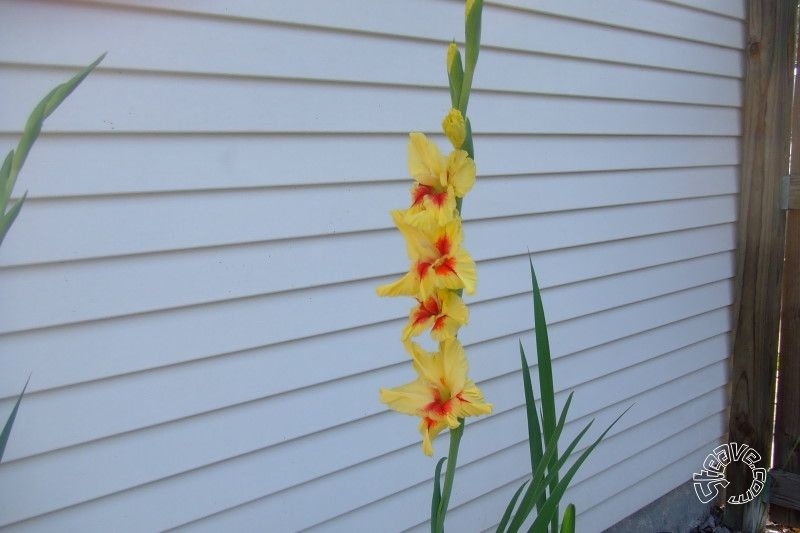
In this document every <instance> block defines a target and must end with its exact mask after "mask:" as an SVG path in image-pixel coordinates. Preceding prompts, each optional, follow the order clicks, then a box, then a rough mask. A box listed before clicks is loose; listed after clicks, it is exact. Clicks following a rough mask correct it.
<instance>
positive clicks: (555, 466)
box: [497, 257, 630, 533]
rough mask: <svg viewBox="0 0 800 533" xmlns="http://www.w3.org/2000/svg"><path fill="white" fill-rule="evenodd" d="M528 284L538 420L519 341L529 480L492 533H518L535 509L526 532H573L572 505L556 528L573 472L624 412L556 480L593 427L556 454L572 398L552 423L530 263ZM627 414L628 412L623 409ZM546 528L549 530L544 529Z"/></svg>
mask: <svg viewBox="0 0 800 533" xmlns="http://www.w3.org/2000/svg"><path fill="white" fill-rule="evenodd" d="M529 261H530V268H531V284H532V286H533V317H534V328H535V331H536V355H537V362H538V369H539V392H540V394H541V405H542V412H541V416H540V415H539V412H538V410H537V408H536V400H535V398H534V393H533V386H532V383H531V381H532V380H531V376H530V368H529V366H528V360H527V358H526V357H525V349H524V348H523V346H522V342H520V344H519V354H520V361H521V363H522V382H523V387H524V389H525V407H526V414H527V420H528V444H529V449H530V459H531V477H530V479H528V480H526V481H525V482H524V483H522V485H521V486H520V487H519V489H517V491H516V493H515V494H514V496H513V497H512V498H511V501H510V502H509V503H508V506H507V507H506V510H505V512H504V513H503V517H502V519H501V520H500V524H499V525H498V526H497V532H498V533H505V532H510V533H516V532H517V531H519V530H520V529H521V528H522V527H523V525H524V524H525V522H526V521H527V520H528V518H529V517H530V516H531V514H532V513H533V511H534V508H535V510H536V517H535V519H534V520H533V523H532V524H531V526H530V527H529V528H528V529H527V531H529V532H533V533H547V532H548V530H549V531H550V533H559V532H560V533H574V531H575V506H574V505H573V504H569V505H568V506H567V508H566V510H565V511H564V516H563V520H562V521H561V527H560V528H559V504H560V502H561V498H562V496H563V495H564V493H565V492H566V490H567V487H568V486H569V483H570V481H572V478H573V477H574V476H575V473H576V472H577V471H578V469H579V468H580V467H581V465H582V464H583V463H584V462H585V461H586V459H587V458H588V457H589V455H590V454H591V453H592V452H593V451H594V449H595V448H596V447H597V445H598V444H600V441H602V440H603V438H604V437H605V436H606V434H607V433H608V432H609V431H610V430H611V428H612V427H614V425H615V424H616V423H617V422H618V421H619V419H620V418H622V416H623V415H624V414H625V412H627V409H626V410H625V411H624V412H623V413H622V414H621V415H619V416H618V417H617V419H616V420H614V422H612V423H611V425H609V426H608V427H607V428H606V430H605V431H603V433H602V434H601V435H600V436H599V437H597V439H595V440H594V441H593V442H592V443H591V444H590V445H589V446H588V447H587V448H586V449H585V450H584V451H583V453H581V455H580V456H579V457H578V459H577V460H576V461H575V463H573V464H572V466H571V467H570V468H569V470H567V471H566V473H565V474H564V475H563V477H562V476H561V469H562V467H563V466H564V464H565V463H566V462H567V459H569V457H570V455H571V454H572V452H573V451H574V450H575V448H576V447H577V446H578V444H579V443H580V441H581V439H583V437H584V435H585V434H586V433H587V432H588V431H589V428H590V427H591V426H592V424H593V423H594V420H592V421H591V422H589V423H588V424H587V425H586V427H584V428H583V430H581V432H580V433H578V435H577V436H576V437H575V438H574V439H573V440H572V442H570V444H569V445H568V446H567V448H566V449H565V450H564V452H563V453H561V454H559V452H558V441H559V439H560V438H561V433H562V431H563V429H564V424H565V422H566V419H567V413H568V411H569V407H570V405H571V404H572V396H573V393H570V394H569V397H568V398H567V401H566V402H565V403H564V407H563V409H562V410H561V413H560V414H559V416H558V421H556V405H555V390H554V387H553V367H552V359H551V357H550V341H549V338H548V335H547V322H546V320H545V314H544V306H543V304H542V296H541V292H540V290H539V283H538V281H537V279H536V273H535V271H534V268H533V261H532V260H530V257H529ZM629 409H630V408H629ZM548 526H549V528H548Z"/></svg>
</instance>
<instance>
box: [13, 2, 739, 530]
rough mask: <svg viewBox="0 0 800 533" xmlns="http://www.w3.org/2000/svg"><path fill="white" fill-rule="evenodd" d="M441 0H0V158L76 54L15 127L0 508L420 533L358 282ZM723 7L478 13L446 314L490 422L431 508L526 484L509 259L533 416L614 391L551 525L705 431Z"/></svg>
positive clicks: (635, 493)
mask: <svg viewBox="0 0 800 533" xmlns="http://www.w3.org/2000/svg"><path fill="white" fill-rule="evenodd" d="M462 16H463V8H462V4H461V3H459V2H456V1H451V0H406V1H404V2H396V1H388V0H386V1H376V0H358V1H353V2H329V1H326V0H302V1H296V2H264V1H261V0H242V1H238V2H217V1H214V0H106V1H97V2H94V1H86V2H44V1H38V0H25V1H23V0H16V1H8V2H3V3H2V4H0V86H2V90H3V94H4V95H5V96H4V98H2V101H0V148H2V149H3V150H7V149H8V148H9V147H11V146H12V144H13V143H14V142H15V141H16V138H17V135H18V133H19V131H20V130H21V127H22V125H23V124H24V120H25V118H26V116H27V113H28V112H29V111H30V110H31V109H32V107H33V106H34V105H35V103H36V101H37V100H38V98H40V97H41V95H43V94H44V93H46V92H47V91H48V90H49V89H50V88H51V87H52V86H53V85H55V84H56V83H58V82H60V81H62V80H64V79H66V78H67V77H69V75H70V73H71V72H74V71H75V70H76V68H77V67H79V66H82V65H85V64H88V62H89V61H91V60H92V59H94V58H95V57H96V56H97V55H98V54H99V53H100V52H102V51H106V50H107V51H108V56H107V58H106V60H105V61H104V62H103V63H102V65H101V66H100V68H99V69H98V70H97V71H96V72H95V73H93V74H92V75H91V76H90V77H89V78H88V79H87V80H86V81H85V82H84V84H83V85H82V86H81V87H79V88H78V90H77V91H76V92H75V93H74V94H73V95H72V96H70V98H69V99H68V100H67V101H66V102H65V103H64V104H63V106H62V107H61V108H59V109H58V110H57V111H56V113H54V115H53V116H52V117H50V119H48V121H47V123H46V125H45V133H44V134H43V135H42V137H41V138H40V140H39V141H38V143H37V144H36V146H35V147H34V149H33V151H32V153H31V155H30V158H29V161H28V162H27V163H26V167H25V169H24V170H23V172H22V176H21V178H20V183H19V184H18V186H17V191H18V192H21V191H24V190H26V189H27V190H28V191H29V199H28V201H27V202H26V204H25V206H24V207H23V210H22V212H21V214H20V216H19V219H18V221H17V224H16V225H15V226H14V227H13V228H12V230H11V232H10V233H9V236H8V237H7V239H6V241H5V243H4V244H3V247H2V250H1V251H0V301H3V302H5V303H4V312H3V313H2V320H0V361H1V363H0V364H1V365H2V372H0V397H2V398H4V399H3V400H2V401H0V413H6V412H8V411H9V410H10V408H11V405H12V402H13V399H14V397H15V395H16V394H17V393H18V392H19V390H20V388H21V386H22V384H23V383H24V381H25V379H26V377H27V376H28V374H29V373H32V378H31V382H30V387H29V391H30V392H29V394H28V395H26V397H25V399H24V401H23V404H22V407H21V409H20V413H19V417H18V419H17V423H16V425H15V427H14V432H13V434H12V439H11V441H10V443H9V446H8V448H7V450H6V456H5V461H4V463H3V464H2V465H0V485H2V486H3V487H5V489H4V490H3V493H4V494H3V497H2V498H1V499H0V524H3V525H13V526H14V529H18V530H21V531H24V530H37V531H66V530H112V529H113V530H115V531H123V530H137V531H141V530H154V529H166V528H170V527H177V526H186V529H194V530H209V531H211V530H214V531H219V530H224V529H225V528H226V527H230V528H235V529H239V530H242V529H256V528H257V529H266V530H270V531H290V530H299V529H303V528H310V527H317V528H318V529H319V530H324V531H354V530H356V531H357V530H387V531H390V530H392V531H393V530H403V529H412V530H415V531H416V530H418V531H422V530H424V529H425V528H426V527H427V526H426V524H425V520H426V517H427V515H428V511H429V498H430V489H431V476H432V474H433V466H434V461H432V460H430V459H428V458H426V457H424V456H423V455H422V453H421V451H420V447H419V436H418V434H417V432H416V421H414V420H412V419H411V418H408V417H403V416H401V415H398V414H395V413H390V412H387V411H386V410H385V408H384V406H383V405H381V404H380V403H379V402H378V393H377V390H378V388H379V387H381V386H396V385H398V384H401V383H404V382H405V381H407V380H408V379H410V376H411V374H410V372H411V371H410V368H409V365H408V364H407V357H406V355H405V354H404V353H403V351H402V346H401V344H400V342H399V332H400V330H401V328H402V324H403V323H404V321H405V317H406V315H407V312H408V308H409V301H407V300H405V301H404V300H402V299H378V298H377V297H376V296H375V294H374V288H375V286H376V285H378V284H380V283H383V282H386V281H388V280H391V279H395V278H396V277H397V276H398V275H399V274H400V273H401V271H403V270H404V269H405V268H406V266H407V259H406V257H405V252H404V246H403V243H402V239H401V236H400V235H399V233H398V232H397V231H396V230H394V229H393V228H392V227H391V219H390V217H389V215H388V211H389V210H390V209H392V208H400V207H403V206H404V205H403V204H404V202H405V201H406V199H407V196H406V194H407V193H406V191H407V189H408V187H409V184H410V181H409V178H408V177H406V171H405V150H406V142H407V141H406V139H407V137H406V136H407V133H408V132H409V131H412V130H422V131H425V132H427V133H429V134H434V135H437V134H438V128H439V126H438V124H439V121H440V119H441V117H442V116H443V115H444V113H445V112H446V111H447V108H448V102H449V99H448V96H447V88H446V79H445V72H444V54H445V49H446V44H447V43H448V42H449V41H450V40H451V39H452V38H453V37H454V36H457V35H460V34H461V27H462ZM743 19H744V2H743V1H741V0H736V1H732V0H691V1H689V0H685V1H684V0H681V1H678V0H675V1H662V2H654V1H645V0H612V1H610V2H603V3H599V2H562V1H559V0H537V1H536V2H532V1H524V0H504V1H498V2H491V3H490V4H488V5H487V6H486V9H485V13H484V30H483V43H484V48H483V49H482V52H481V57H480V61H479V65H478V71H477V74H476V78H475V87H476V89H475V92H474V94H473V97H472V98H471V102H470V103H471V110H470V114H471V117H472V123H473V125H474V129H475V148H476V160H477V164H478V169H479V176H480V177H479V180H478V184H477V185H476V187H475V189H474V190H473V192H472V193H471V194H470V196H469V197H468V198H467V199H466V201H465V203H464V215H465V218H466V230H465V231H466V237H467V241H466V247H467V248H468V249H469V250H470V251H471V252H472V253H473V255H474V256H475V258H476V259H477V260H478V262H479V263H478V272H479V286H478V293H477V295H476V297H475V298H473V299H472V300H471V302H470V305H471V310H472V317H471V323H470V325H469V326H468V327H466V328H465V329H463V330H462V335H461V336H462V339H463V341H464V343H465V345H466V346H467V350H468V354H469V357H470V361H471V366H472V370H471V373H472V376H473V377H474V378H475V380H476V381H478V382H479V384H480V385H481V387H482V388H483V390H484V392H485V394H486V396H487V398H488V399H489V400H490V401H492V402H493V403H494V404H495V409H496V411H495V414H493V415H492V416H490V417H486V418H483V419H479V420H475V421H470V423H469V427H468V429H467V431H466V433H465V437H464V440H463V442H462V450H461V454H460V456H459V461H460V468H459V474H458V476H457V478H456V488H455V491H454V494H453V499H452V504H451V512H450V514H449V515H448V525H449V528H450V529H452V530H453V531H473V530H479V529H489V528H492V527H493V526H494V524H496V522H497V520H498V519H499V517H500V515H501V513H502V509H503V508H504V506H505V504H506V502H507V501H508V499H509V498H510V496H511V494H512V493H513V492H514V490H515V489H516V488H517V487H518V486H519V484H521V483H522V481H523V480H524V479H525V477H526V471H527V457H528V455H527V444H526V441H525V438H526V430H525V423H524V408H523V404H524V399H523V395H522V386H521V379H520V374H519V370H518V355H517V354H518V352H517V340H518V338H520V337H521V338H522V339H523V342H525V343H526V345H527V346H528V347H529V351H530V353H531V354H532V353H533V340H532V339H533V335H532V331H531V324H532V309H531V295H530V287H529V277H528V273H527V268H528V266H527V256H526V252H527V250H528V249H530V250H531V251H532V252H533V253H534V261H535V264H536V266H537V270H538V274H539V279H540V282H541V283H542V286H543V288H544V300H545V305H546V309H547V312H548V319H549V321H550V323H551V324H552V326H551V327H552V330H551V344H552V346H553V349H554V357H556V360H555V362H554V372H555V379H556V387H557V390H558V391H559V396H558V398H559V401H561V402H563V401H564V400H565V399H566V395H567V394H568V392H569V391H570V390H574V391H575V400H574V403H573V408H572V411H571V412H572V415H571V420H573V421H572V422H571V423H570V424H569V425H568V429H567V433H568V435H567V437H568V438H569V436H570V435H573V434H575V433H576V432H577V431H578V430H579V428H580V427H582V426H583V425H584V424H585V423H586V422H587V421H588V420H590V419H592V418H595V419H596V423H595V425H596V432H599V430H600V428H602V427H605V425H606V424H608V423H609V422H610V421H611V420H613V418H614V417H616V415H617V414H618V413H620V412H621V411H622V410H623V409H624V408H625V407H627V406H629V405H631V404H632V403H635V407H634V408H633V409H632V410H631V411H630V412H629V413H628V414H627V415H626V416H625V417H624V418H623V420H622V421H621V422H620V423H619V424H618V426H616V427H615V429H614V430H613V431H612V433H611V434H610V437H609V438H608V439H607V440H606V441H605V442H604V443H603V444H602V445H601V446H600V447H599V448H598V449H597V450H596V452H595V454H594V455H593V456H592V457H591V458H590V460H589V461H588V462H587V464H586V465H585V466H584V468H583V469H582V470H581V471H580V473H579V474H578V476H577V478H576V479H575V483H574V486H573V488H572V489H571V490H570V491H569V493H568V495H567V497H568V499H569V500H571V501H573V502H575V504H576V505H577V508H578V511H579V513H580V514H579V518H578V520H579V528H581V530H584V531H600V530H603V529H604V528H606V527H608V526H610V525H612V524H614V523H615V522H617V521H618V520H620V519H622V518H623V517H625V516H627V515H629V514H630V513H632V512H634V511H635V510H636V509H638V508H640V507H642V506H644V505H645V504H647V503H648V502H650V501H652V500H654V499H656V498H658V497H659V496H661V495H663V494H666V493H667V492H669V491H670V490H672V489H673V488H675V487H677V486H678V485H680V484H682V483H684V482H686V481H687V480H688V479H690V477H691V473H692V472H693V471H694V470H696V469H697V468H698V467H699V466H700V464H701V462H702V459H703V457H704V456H705V455H707V453H708V452H709V451H710V449H711V448H712V447H713V446H714V445H715V444H716V443H718V442H719V441H720V440H721V438H722V437H723V435H724V433H725V431H726V429H725V428H726V421H727V419H726V416H727V413H726V405H727V392H726V384H727V380H728V376H727V358H728V356H729V355H730V347H729V342H728V334H729V331H730V329H731V324H730V320H729V310H728V306H729V305H730V304H731V303H732V302H731V277H732V276H733V254H734V248H735V242H734V229H735V228H734V224H735V217H736V201H737V190H738V175H739V167H738V164H739V138H738V136H739V134H740V108H741V100H742V88H741V79H742V76H743V69H742V49H743V47H744V44H745V39H744V26H743ZM438 139H439V140H440V141H441V144H442V145H444V139H443V137H441V136H439V137H438ZM3 416H5V415H3ZM596 432H595V433H593V434H596ZM446 446H447V440H446V437H442V438H440V439H439V440H438V441H437V442H436V449H437V452H438V454H439V455H441V454H444V453H446V450H447V447H446ZM9 487H11V488H13V489H9ZM367 524H372V525H371V526H367ZM376 524H377V526H376ZM365 528H366V529H365Z"/></svg>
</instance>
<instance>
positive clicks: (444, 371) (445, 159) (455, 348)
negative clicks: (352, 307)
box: [377, 2, 492, 486]
mask: <svg viewBox="0 0 800 533" xmlns="http://www.w3.org/2000/svg"><path fill="white" fill-rule="evenodd" d="M481 7H482V2H477V3H475V2H470V3H469V4H468V8H467V10H466V17H467V40H468V42H467V55H468V57H467V63H466V70H463V65H462V62H461V54H460V52H459V50H458V45H457V44H456V43H455V42H453V43H451V44H450V46H449V47H448V50H447V61H446V64H447V73H448V79H449V81H450V86H451V97H452V98H451V104H452V106H451V107H450V109H449V111H448V112H447V114H446V116H445V117H444V120H443V121H442V130H443V131H444V133H445V135H446V136H447V138H448V139H449V140H450V142H451V143H452V145H453V149H452V150H451V151H450V152H449V153H447V154H444V153H442V151H441V149H440V148H439V146H438V145H437V144H436V143H435V142H434V141H432V140H431V139H429V138H428V137H426V136H425V134H423V133H420V132H413V133H411V134H410V135H409V142H408V171H409V174H410V175H411V177H412V178H413V180H414V181H413V184H412V187H411V205H410V206H409V207H408V208H407V209H403V210H394V211H392V212H391V214H392V219H393V220H394V223H395V225H396V226H397V228H398V229H399V230H400V233H401V234H402V235H403V237H404V238H405V241H406V248H407V252H408V258H409V260H410V266H409V270H408V272H407V273H406V274H405V275H403V276H402V277H401V278H400V279H398V280H397V281H394V282H393V283H389V284H386V285H382V286H380V287H378V289H377V292H378V294H379V295H380V296H409V297H412V298H414V299H415V300H416V304H415V305H414V307H413V308H412V309H411V311H410V313H409V318H408V323H407V325H406V327H405V328H404V330H403V333H402V339H403V342H404V343H405V344H406V348H407V350H408V351H409V353H410V354H411V357H412V360H413V367H414V369H415V370H416V371H417V374H418V378H417V379H416V380H414V381H412V382H411V383H408V384H406V385H403V386H400V387H397V388H394V389H381V401H383V402H384V403H386V404H387V405H389V407H390V408H391V409H394V410H396V411H398V412H401V413H404V414H408V415H412V416H418V417H419V418H420V420H421V421H420V426H419V431H420V433H421V434H422V441H423V451H424V452H425V454H427V455H432V454H433V440H434V439H435V437H436V436H437V435H438V434H439V433H440V432H441V431H443V430H444V429H445V428H450V429H451V430H453V431H458V432H459V435H458V438H459V439H460V431H463V419H464V418H465V417H467V416H478V415H484V414H488V413H490V412H491V410H492V406H491V405H490V404H488V403H486V402H485V401H484V399H483V394H482V393H481V392H480V390H479V389H478V387H477V386H476V385H475V383H473V382H472V381H471V380H470V379H469V377H468V376H467V368H468V363H467V359H466V355H465V354H464V349H463V347H462V346H461V344H460V343H459V342H458V340H457V336H458V330H459V328H461V326H464V325H466V323H467V320H468V318H469V310H468V309H467V306H466V305H465V304H464V301H463V300H462V299H461V294H462V292H464V291H466V292H467V294H473V293H474V292H475V289H476V285H477V273H476V268H475V261H474V260H473V259H472V257H471V256H470V254H469V252H467V250H466V249H465V248H464V247H463V240H464V234H463V227H462V221H461V203H462V200H463V198H464V196H466V195H467V193H469V192H470V190H471V189H472V187H473V186H474V185H475V176H476V167H475V161H474V160H473V158H472V157H471V153H472V131H471V128H470V125H469V119H468V118H467V117H466V115H465V111H466V107H465V106H462V105H459V104H460V103H461V100H462V99H464V96H465V95H466V94H468V93H469V90H470V88H471V87H470V85H471V79H472V74H473V72H472V71H473V70H474V68H475V60H476V59H477V46H478V43H477V39H478V38H479V37H478V36H479V35H480V33H479V25H480V13H479V11H480V8H481ZM476 30H478V31H476ZM470 40H472V41H475V42H472V41H470ZM465 93H466V94H465ZM464 102H466V100H465V99H464ZM464 148H467V149H464ZM426 332H427V333H429V334H430V336H431V338H432V339H433V340H434V341H436V342H438V346H439V348H438V351H436V352H432V353H430V352H426V351H425V350H423V349H422V348H420V347H419V346H418V345H417V344H414V343H413V342H411V341H410V339H412V338H414V337H418V336H420V335H423V334H425V333H426ZM451 441H453V439H451ZM454 462H455V457H454V455H453V450H451V463H454ZM451 468H454V465H453V464H448V472H449V474H448V475H449V476H450V479H451V481H452V472H450V470H451ZM446 486H447V485H446Z"/></svg>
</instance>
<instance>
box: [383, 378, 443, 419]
mask: <svg viewBox="0 0 800 533" xmlns="http://www.w3.org/2000/svg"><path fill="white" fill-rule="evenodd" d="M381 401H382V402H383V403H385V404H386V405H388V406H389V407H390V408H391V409H393V410H395V411H397V412H398V413H404V414H407V415H414V416H419V415H420V414H422V413H423V412H424V409H425V406H426V405H428V404H430V402H431V387H430V385H429V384H428V381H427V380H425V379H424V378H419V379H417V380H415V381H412V382H411V383H407V384H405V385H401V386H399V387H395V388H393V389H381Z"/></svg>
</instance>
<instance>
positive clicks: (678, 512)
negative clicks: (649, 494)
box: [604, 480, 727, 533]
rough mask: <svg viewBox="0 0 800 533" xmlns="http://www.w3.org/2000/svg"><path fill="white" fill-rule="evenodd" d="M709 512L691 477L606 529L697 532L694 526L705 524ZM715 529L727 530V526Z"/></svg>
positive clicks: (612, 531) (641, 532)
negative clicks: (696, 492)
mask: <svg viewBox="0 0 800 533" xmlns="http://www.w3.org/2000/svg"><path fill="white" fill-rule="evenodd" d="M709 515H710V506H709V505H706V504H703V503H701V502H700V501H699V500H698V499H697V495H695V493H694V487H693V486H692V481H691V480H689V481H687V482H686V483H684V484H682V485H680V486H678V487H677V488H675V489H673V490H671V491H670V492H668V493H667V494H665V495H664V496H662V497H660V498H659V499H657V500H655V501H654V502H651V503H650V504H648V505H646V506H645V507H643V508H642V509H639V510H638V511H636V512H635V513H633V514H632V515H630V516H628V517H627V518H625V519H623V520H621V521H620V522H617V523H616V524H614V525H613V526H611V527H610V528H608V529H606V530H605V532H604V533H644V532H648V533H650V532H652V533H662V532H663V533H694V532H696V531H697V529H692V528H693V527H694V528H697V527H702V526H704V525H705V523H706V521H707V519H708V518H709ZM715 525H716V524H715ZM701 531H702V530H701ZM711 531H713V529H712V530H711ZM703 533H705V531H703ZM715 533H727V530H726V531H724V532H723V531H719V532H715Z"/></svg>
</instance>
